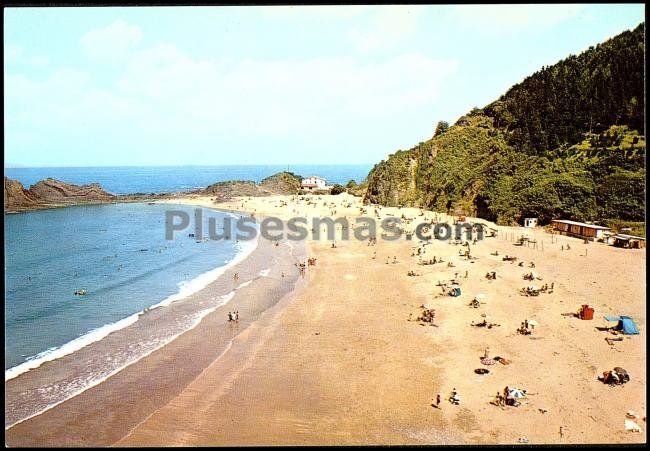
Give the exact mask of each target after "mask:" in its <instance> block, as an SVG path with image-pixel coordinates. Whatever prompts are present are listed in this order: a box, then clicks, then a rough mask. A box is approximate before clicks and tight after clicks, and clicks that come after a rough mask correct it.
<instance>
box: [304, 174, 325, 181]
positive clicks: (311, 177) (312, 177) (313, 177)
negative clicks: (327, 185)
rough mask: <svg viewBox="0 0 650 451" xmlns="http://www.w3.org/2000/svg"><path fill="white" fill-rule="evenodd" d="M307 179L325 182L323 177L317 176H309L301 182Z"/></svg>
mask: <svg viewBox="0 0 650 451" xmlns="http://www.w3.org/2000/svg"><path fill="white" fill-rule="evenodd" d="M307 179H318V180H322V181H325V179H324V178H323V177H319V176H317V175H310V176H309V177H305V178H303V180H307Z"/></svg>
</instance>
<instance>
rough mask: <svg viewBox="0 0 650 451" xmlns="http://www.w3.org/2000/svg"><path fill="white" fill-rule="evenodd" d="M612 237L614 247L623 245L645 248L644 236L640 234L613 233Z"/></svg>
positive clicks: (625, 246) (628, 247)
mask: <svg viewBox="0 0 650 451" xmlns="http://www.w3.org/2000/svg"><path fill="white" fill-rule="evenodd" d="M612 238H613V239H614V246H616V247H624V248H627V249H643V248H645V238H643V237H640V236H634V235H625V234H622V233H619V234H616V235H614V236H613V237H612Z"/></svg>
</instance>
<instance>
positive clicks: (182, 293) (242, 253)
mask: <svg viewBox="0 0 650 451" xmlns="http://www.w3.org/2000/svg"><path fill="white" fill-rule="evenodd" d="M257 240H258V239H257V235H256V238H255V239H254V240H251V241H245V242H239V243H238V244H237V247H238V250H239V252H237V254H236V255H235V257H233V259H232V260H230V261H228V262H227V263H226V264H225V265H224V266H220V267H218V268H214V269H212V270H210V271H207V272H204V273H203V274H200V275H199V276H197V277H196V278H194V279H192V280H190V281H187V282H181V283H179V290H178V293H176V294H173V295H171V296H169V297H168V298H166V299H163V300H162V301H160V302H159V303H157V304H154V305H152V306H151V309H155V308H158V307H164V306H166V305H169V304H171V303H172V302H176V301H178V300H180V299H184V298H186V297H187V296H189V295H191V294H194V293H196V292H197V291H200V290H202V289H203V288H205V287H206V286H208V285H209V284H210V283H212V282H214V281H215V280H217V279H218V278H219V276H221V275H222V274H223V273H225V272H226V271H227V270H228V269H229V268H231V267H233V266H235V265H236V264H238V263H240V262H241V261H243V260H244V259H245V258H246V257H248V256H249V255H250V254H251V253H252V252H253V251H254V250H255V248H256V247H257V243H258V241H257Z"/></svg>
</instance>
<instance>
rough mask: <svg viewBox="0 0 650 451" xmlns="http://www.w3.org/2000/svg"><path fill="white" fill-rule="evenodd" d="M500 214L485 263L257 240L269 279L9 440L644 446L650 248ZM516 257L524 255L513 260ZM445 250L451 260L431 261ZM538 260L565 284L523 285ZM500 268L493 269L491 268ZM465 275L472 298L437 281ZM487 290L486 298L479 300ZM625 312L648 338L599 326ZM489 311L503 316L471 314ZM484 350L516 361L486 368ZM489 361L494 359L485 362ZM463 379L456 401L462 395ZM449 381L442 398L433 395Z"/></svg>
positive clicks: (476, 256)
mask: <svg viewBox="0 0 650 451" xmlns="http://www.w3.org/2000/svg"><path fill="white" fill-rule="evenodd" d="M174 202H179V200H177V199H176V200H174ZM180 202H184V203H188V204H192V205H203V206H209V207H211V208H220V209H224V210H231V211H245V212H249V213H252V214H254V215H255V216H256V217H258V218H261V217H263V216H276V217H279V218H282V219H289V218H290V217H293V216H304V217H307V218H311V217H329V216H331V217H347V218H348V219H349V220H350V221H352V220H353V219H354V218H356V217H358V216H360V215H361V214H362V213H361V208H362V207H363V206H362V204H361V199H360V198H355V197H352V196H349V195H347V194H342V195H338V196H313V197H310V196H306V197H299V196H270V197H259V198H239V199H236V200H233V201H230V202H225V203H219V204H215V203H214V202H213V201H212V200H211V199H210V198H209V197H188V198H186V199H182V200H181V201H180ZM365 208H366V212H365V213H363V216H368V217H376V216H377V215H378V216H379V217H380V218H384V217H388V216H395V217H402V215H403V216H404V217H405V218H407V219H408V218H411V219H412V221H411V223H410V224H405V228H406V229H407V231H408V229H409V228H413V227H415V225H417V223H419V222H422V221H424V220H428V221H430V220H434V219H436V220H445V221H451V220H452V219H453V218H450V217H448V216H446V215H441V214H437V213H434V212H428V211H427V212H421V211H420V210H419V209H415V208H402V209H398V208H387V207H381V208H378V209H376V208H375V207H373V206H367V207H365ZM468 221H472V218H468ZM481 221H482V220H481ZM482 222H485V221H482ZM494 227H495V228H496V229H497V230H498V236H497V237H489V238H485V239H484V240H481V241H479V242H478V243H476V244H472V245H471V256H472V257H473V259H467V258H465V257H463V256H461V253H462V252H464V250H465V249H466V248H464V247H463V246H460V245H453V244H452V243H451V242H450V241H438V240H431V241H430V244H427V245H426V246H424V247H423V248H422V249H423V250H424V252H423V253H422V255H420V256H418V255H417V248H418V247H420V246H421V245H422V243H420V242H419V241H418V240H417V238H414V239H413V240H407V239H405V238H402V239H400V240H398V241H384V240H382V239H381V238H378V240H377V243H376V244H375V245H369V243H368V241H358V240H355V239H351V240H348V241H345V240H340V239H337V240H336V247H334V248H333V247H332V246H331V243H330V242H329V241H326V240H325V239H323V238H321V240H314V239H312V238H313V237H310V239H308V240H307V243H304V245H305V247H304V251H302V250H301V251H300V252H299V251H296V252H294V248H293V246H297V244H296V243H295V242H293V243H291V242H283V243H282V246H281V249H273V248H274V247H275V246H273V245H272V244H271V243H268V242H267V243H266V245H264V244H260V250H258V251H256V252H257V253H258V255H257V256H255V255H252V256H251V257H250V258H249V259H247V260H246V261H245V262H243V263H242V265H253V266H254V267H253V268H251V269H250V270H248V271H249V273H246V271H247V270H245V269H240V270H239V271H240V274H243V277H244V278H243V279H242V280H248V279H247V277H249V278H250V277H251V275H252V274H256V273H257V272H258V271H259V268H261V267H262V266H264V265H266V266H267V267H269V264H268V263H269V261H268V259H269V258H270V257H271V256H273V255H277V256H278V258H277V259H276V261H275V262H274V263H273V264H272V265H270V266H271V267H272V268H273V270H272V271H273V276H272V277H267V278H264V279H263V280H257V281H255V282H254V283H251V284H250V285H248V286H246V287H244V288H242V289H241V291H239V290H238V291H237V293H236V295H235V297H234V298H233V300H232V301H231V302H230V303H229V304H227V305H226V306H224V307H223V308H221V309H217V310H216V311H215V312H213V313H211V314H209V315H208V316H206V317H205V319H204V320H203V321H202V322H201V324H200V325H199V326H198V327H196V328H195V329H192V330H191V331H190V332H187V333H185V334H183V335H181V336H180V337H179V338H177V339H176V340H174V341H173V342H171V343H170V344H168V345H167V346H165V347H163V348H161V349H160V350H158V351H155V352H153V353H152V354H151V355H150V356H148V357H146V358H144V359H142V360H140V361H138V362H137V363H135V364H133V365H131V366H130V367H128V368H127V369H125V370H123V371H122V372H120V373H118V374H116V375H115V376H113V377H111V378H109V379H108V380H107V381H106V382H104V383H102V384H100V385H98V386H97V387H94V388H92V389H90V390H87V391H86V392H84V393H83V394H81V395H79V396H77V397H75V398H72V399H71V400H69V401H66V402H64V403H62V404H61V405H59V406H57V407H55V408H53V409H51V410H49V411H47V412H46V413H44V414H42V415H39V416H36V417H34V418H32V419H30V420H27V421H25V422H22V423H20V424H18V425H16V426H14V427H12V428H10V429H8V430H7V431H6V433H5V437H6V441H7V444H8V445H10V446H17V445H46V446H52V445H57V444H62V445H77V446H78V445H91V444H97V445H117V446H157V445H167V446H169V445H298V444H307V445H317V444H323V445H348V444H369V445H370V444H458V443H470V444H477V443H499V444H515V443H520V442H528V443H563V444H571V443H640V442H645V440H646V431H645V429H646V422H645V415H646V404H645V398H646V375H645V365H646V347H645V338H644V335H645V333H646V318H645V295H646V293H645V277H644V275H645V268H646V260H645V258H646V257H645V252H644V250H636V249H618V248H613V247H611V246H606V245H604V244H601V243H590V244H584V243H583V242H582V241H581V240H578V239H574V238H569V237H564V236H557V235H554V236H553V237H552V236H551V234H549V233H547V232H545V231H544V230H542V229H541V228H536V229H534V230H530V229H527V230H526V233H527V235H528V236H529V237H531V239H533V240H535V241H536V243H535V245H528V246H527V245H524V246H516V245H515V241H516V239H517V238H518V237H519V236H520V235H521V234H522V233H523V232H524V229H523V228H511V227H497V226H494ZM338 233H341V230H338ZM567 245H570V250H566V247H567ZM265 246H266V247H265ZM265 249H266V250H265ZM301 249H302V248H301ZM563 249H564V250H563ZM495 253H498V255H494V254H495ZM280 254H282V255H285V257H284V258H280ZM505 255H510V256H516V257H517V258H518V260H517V262H509V261H503V258H502V257H503V256H505ZM434 256H435V257H436V259H440V258H442V259H443V260H444V262H443V263H437V264H434V265H418V261H419V260H420V259H425V260H428V259H432V258H434ZM307 257H311V258H316V266H314V267H309V268H308V270H307V274H306V276H305V277H304V278H301V277H300V276H299V275H298V272H297V268H296V267H295V262H296V261H297V260H300V261H305V260H306V258H307ZM522 261H523V262H524V266H523V267H520V266H518V263H519V262H522ZM251 262H254V263H251ZM450 262H451V263H453V265H454V266H453V267H449V266H448V263H450ZM530 262H534V264H535V268H534V271H535V272H536V273H537V275H538V276H539V277H541V280H538V281H535V284H537V285H542V284H544V283H548V284H549V285H550V284H551V283H553V285H554V289H553V292H552V293H542V294H540V295H539V296H536V297H527V296H523V295H521V294H520V292H519V290H520V289H521V288H522V287H525V286H528V285H531V284H532V282H529V281H526V280H524V279H523V275H524V274H525V273H527V272H530V271H531V268H530ZM409 271H414V272H415V273H417V274H418V275H417V276H413V277H411V276H408V275H407V273H408V272H409ZM491 271H495V272H496V273H497V278H496V279H495V280H488V279H487V278H486V277H485V275H486V273H488V272H491ZM282 273H284V276H285V277H282V276H281V275H282ZM228 276H231V274H227V275H226V277H228ZM454 278H457V280H458V282H459V284H460V286H461V289H462V294H461V296H459V297H451V296H448V295H446V294H445V293H443V292H442V289H441V287H440V286H438V283H439V282H441V281H449V280H450V279H454ZM247 289H248V290H250V292H247V291H246V290H247ZM209 292H210V287H207V288H206V289H205V290H203V291H201V292H199V293H196V295H195V296H197V297H200V296H206V295H207V293H209ZM479 294H482V295H483V296H481V299H482V302H483V303H482V304H480V306H479V308H472V307H470V306H469V305H468V304H469V302H470V301H471V300H472V299H473V298H474V297H475V296H477V295H479ZM582 304H589V305H591V306H592V307H594V309H595V316H594V320H592V321H581V320H580V319H578V318H575V317H571V316H564V315H563V314H564V313H575V312H576V311H577V310H578V309H579V308H580V306H581V305H582ZM247 306H248V307H247ZM421 306H425V307H427V308H431V309H434V310H435V314H436V316H435V321H434V324H435V327H433V326H430V325H429V324H426V323H422V322H419V321H416V318H417V317H418V316H419V315H420V314H421V313H422V310H423V309H422V308H421ZM234 308H239V310H240V312H242V317H243V318H244V319H245V324H244V323H242V325H241V327H240V329H237V330H232V329H228V326H229V325H228V324H226V323H225V322H224V312H225V311H228V310H230V309H234ZM262 312H263V313H262ZM483 314H485V316H482V315H483ZM620 314H622V315H628V316H631V317H632V318H634V320H635V322H636V324H637V325H638V326H639V329H640V332H641V334H640V335H637V336H625V337H624V338H623V339H622V341H616V342H612V344H611V345H610V344H608V342H607V341H606V340H605V338H610V337H613V335H611V334H610V333H609V332H605V331H599V330H597V329H596V327H604V326H607V325H610V324H607V323H606V322H605V321H604V320H603V319H602V318H603V315H620ZM483 319H485V320H486V321H489V322H491V323H495V324H498V326H495V327H492V328H487V327H482V328H480V327H473V326H472V325H471V323H472V322H474V323H477V322H479V321H481V320H483ZM524 320H529V321H530V320H533V321H535V322H536V323H537V324H538V325H537V326H536V327H535V329H534V331H533V333H532V334H531V335H528V336H524V335H520V334H518V333H517V332H516V330H517V328H518V327H519V326H520V324H521V323H522V322H523V321H524ZM210 343H220V345H219V346H210V345H209V344H210ZM486 348H488V350H487V351H488V353H489V355H490V357H495V356H500V357H504V358H505V359H507V361H509V362H510V363H509V364H508V365H504V364H501V363H498V362H497V363H495V364H494V365H483V364H482V363H481V360H480V358H481V357H483V355H484V352H486ZM208 349H209V351H208ZM199 350H201V351H200V352H199ZM616 366H621V367H623V368H625V369H626V370H627V371H628V372H629V374H630V376H631V380H630V382H628V383H627V384H625V385H623V386H616V387H610V386H608V385H605V384H603V383H602V382H599V381H598V380H597V376H598V375H600V374H602V372H604V371H606V370H611V369H612V368H613V367H616ZM477 368H486V369H488V370H489V373H488V374H485V375H479V374H476V373H475V372H474V369H477ZM153 375H158V376H157V377H153ZM161 375H164V376H161ZM505 386H509V387H517V388H520V389H525V390H526V391H527V396H526V397H525V398H522V399H521V405H520V406H519V407H512V406H508V407H503V406H501V407H498V406H495V405H492V404H491V403H490V402H491V401H492V400H493V399H494V398H495V394H496V393H497V392H499V391H502V390H503V388H504V387H505ZM6 387H7V385H6ZM453 389H456V390H457V392H458V394H459V396H460V400H461V401H460V404H459V405H453V404H451V403H450V402H448V398H449V396H450V394H451V392H452V390H453ZM438 394H440V397H441V398H442V402H441V403H440V405H439V406H438V407H434V406H433V405H432V404H434V403H435V398H436V395H438ZM628 411H634V412H636V414H637V415H638V419H636V420H635V421H636V422H637V423H638V424H639V425H640V426H641V429H642V432H641V433H634V432H626V431H625V428H624V421H625V419H626V412H628ZM42 431H47V432H42Z"/></svg>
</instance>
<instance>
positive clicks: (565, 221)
mask: <svg viewBox="0 0 650 451" xmlns="http://www.w3.org/2000/svg"><path fill="white" fill-rule="evenodd" d="M551 222H559V223H561V224H569V225H577V226H581V227H587V228H590V229H598V230H610V229H609V227H604V226H599V225H596V224H587V223H586V222H578V221H569V220H568V219H552V220H551Z"/></svg>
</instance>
